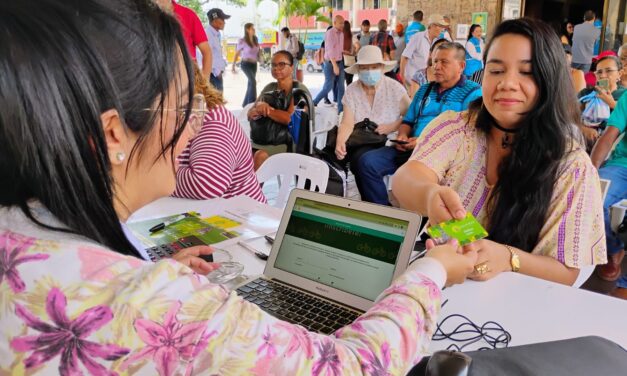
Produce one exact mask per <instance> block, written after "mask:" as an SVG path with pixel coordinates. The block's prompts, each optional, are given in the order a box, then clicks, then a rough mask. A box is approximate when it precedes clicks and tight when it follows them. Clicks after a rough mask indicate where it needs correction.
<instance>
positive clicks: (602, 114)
mask: <svg viewBox="0 0 627 376" xmlns="http://www.w3.org/2000/svg"><path fill="white" fill-rule="evenodd" d="M579 101H580V102H581V103H585V104H586V106H585V108H584V110H583V112H582V113H581V118H582V120H583V122H584V124H585V125H586V126H588V127H598V126H599V125H601V123H603V122H605V121H607V119H609V118H610V106H608V105H607V103H605V102H604V101H603V99H601V98H599V96H598V95H597V92H596V91H592V92H591V93H589V94H586V95H584V96H583V97H581V98H579Z"/></svg>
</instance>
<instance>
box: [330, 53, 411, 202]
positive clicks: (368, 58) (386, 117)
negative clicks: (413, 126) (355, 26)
mask: <svg viewBox="0 0 627 376" xmlns="http://www.w3.org/2000/svg"><path fill="white" fill-rule="evenodd" d="M395 66H396V63H395V62H394V61H384V60H383V54H382V53H381V49H379V48H378V47H376V46H364V47H362V48H361V49H360V50H359V53H358V54H357V63H355V64H354V65H352V66H350V67H348V68H346V73H349V74H355V75H359V80H358V81H355V82H353V83H352V84H350V85H349V86H348V87H347V88H346V93H345V94H344V98H343V100H342V102H343V104H344V116H343V117H342V122H341V123H340V126H339V128H338V134H337V139H336V143H335V156H336V158H337V159H338V161H339V162H340V163H341V164H344V163H347V162H348V163H349V166H350V169H351V171H352V172H353V175H355V183H356V184H357V188H358V189H359V191H360V192H361V191H362V189H363V187H362V182H361V181H360V179H359V177H360V176H361V174H360V172H359V169H358V166H359V163H358V161H359V159H360V158H361V156H362V155H364V154H365V153H366V152H369V151H371V150H375V149H378V148H380V147H382V146H384V145H385V139H384V140H383V141H382V142H381V143H380V144H368V145H355V144H354V143H353V142H350V143H349V144H350V146H347V142H348V141H349V138H350V136H351V133H352V132H353V130H354V128H355V124H356V123H359V122H361V121H363V120H364V119H369V120H370V121H372V122H374V123H375V124H377V128H376V130H375V132H376V133H378V134H381V135H387V136H388V139H395V138H396V131H397V130H398V128H399V126H400V125H401V122H402V120H403V115H405V112H407V108H408V107H409V103H410V101H409V96H408V95H407V91H406V90H405V88H404V87H403V85H401V84H400V83H399V82H398V81H396V80H394V79H391V78H389V77H387V76H385V75H384V74H385V73H387V72H389V71H391V70H392V69H394V67H395Z"/></svg>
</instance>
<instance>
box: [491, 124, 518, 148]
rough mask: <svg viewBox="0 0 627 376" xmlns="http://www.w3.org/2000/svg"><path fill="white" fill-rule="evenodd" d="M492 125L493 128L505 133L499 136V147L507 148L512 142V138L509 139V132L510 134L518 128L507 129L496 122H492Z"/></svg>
mask: <svg viewBox="0 0 627 376" xmlns="http://www.w3.org/2000/svg"><path fill="white" fill-rule="evenodd" d="M492 126H494V128H496V129H498V130H499V131H502V132H504V133H505V134H504V135H503V138H501V147H502V148H503V149H507V148H508V147H510V146H512V144H513V143H514V142H513V141H512V140H510V137H509V135H510V133H511V134H515V133H517V132H518V131H519V129H508V128H503V127H501V126H500V125H498V124H496V123H492Z"/></svg>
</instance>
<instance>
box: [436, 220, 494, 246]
mask: <svg viewBox="0 0 627 376" xmlns="http://www.w3.org/2000/svg"><path fill="white" fill-rule="evenodd" d="M427 233H428V234H429V236H431V237H432V238H433V240H435V241H436V243H438V244H443V243H446V242H447V241H448V240H449V239H457V241H458V242H459V244H460V245H466V244H470V243H472V242H474V241H477V240H479V239H483V238H485V237H487V236H488V232H487V231H486V230H485V229H484V228H483V226H481V223H479V221H477V219H476V218H475V217H474V216H473V215H472V214H470V213H467V214H466V218H464V219H451V220H450V221H446V222H442V223H440V224H438V225H435V226H431V227H429V228H427Z"/></svg>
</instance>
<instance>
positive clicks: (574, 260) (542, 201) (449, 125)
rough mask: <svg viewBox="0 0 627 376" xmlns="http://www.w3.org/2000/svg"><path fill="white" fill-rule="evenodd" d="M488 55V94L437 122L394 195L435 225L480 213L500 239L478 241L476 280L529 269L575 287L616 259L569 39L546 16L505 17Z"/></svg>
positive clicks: (428, 130)
mask: <svg viewBox="0 0 627 376" xmlns="http://www.w3.org/2000/svg"><path fill="white" fill-rule="evenodd" d="M485 61H486V64H485V65H486V68H485V76H484V80H483V86H482V87H483V98H482V100H477V101H476V102H474V103H473V105H472V106H471V108H470V109H469V111H468V112H462V113H451V112H449V113H444V114H442V115H441V116H440V117H438V118H436V119H435V120H433V121H432V122H431V123H430V124H429V126H428V127H427V128H426V129H425V130H424V132H423V135H422V137H421V142H419V144H418V146H417V147H416V152H415V153H414V155H413V157H412V158H411V159H410V161H409V162H407V164H405V165H404V166H403V167H402V168H401V169H399V171H398V172H397V173H396V175H395V176H394V189H393V191H394V195H395V196H396V198H397V199H398V200H399V201H400V203H401V206H402V207H404V208H407V209H411V210H414V211H417V212H419V213H422V214H425V215H427V216H428V217H429V220H430V222H431V223H439V222H442V221H446V220H449V219H452V218H456V219H461V218H463V217H464V216H465V215H466V213H471V214H473V215H474V216H475V217H477V219H478V220H479V222H481V223H482V224H483V225H484V226H485V227H486V229H487V230H488V233H489V234H490V237H489V240H487V239H485V240H480V241H477V242H475V243H474V244H473V245H472V247H471V248H475V249H478V250H479V261H478V263H477V265H476V266H475V272H474V273H473V275H472V276H471V278H474V279H477V280H485V279H489V278H492V277H494V276H496V275H497V274H499V273H501V272H504V271H519V272H521V273H524V274H528V275H532V276H535V277H538V278H543V279H547V280H552V281H556V282H560V283H564V284H572V283H573V282H574V281H575V280H576V278H577V276H578V274H579V269H580V268H582V267H584V266H588V265H592V264H603V263H605V262H606V256H605V241H604V237H605V236H604V233H603V205H602V202H601V192H600V185H599V178H598V174H597V172H596V170H595V168H594V167H593V166H592V164H591V162H590V158H589V157H588V156H587V154H586V152H585V148H584V147H583V146H582V144H581V142H582V141H583V140H582V137H581V134H580V132H579V131H578V129H577V127H576V126H575V124H577V121H578V111H577V106H576V103H577V102H576V98H575V92H574V90H573V88H572V84H571V81H570V74H569V71H568V67H567V66H566V64H565V63H564V55H563V49H562V47H561V44H560V41H559V38H558V37H557V35H556V34H555V32H554V31H553V30H552V29H551V28H550V27H549V26H548V25H546V24H545V23H543V22H541V21H536V20H532V19H526V18H523V19H518V20H509V21H505V22H503V23H501V24H500V25H498V26H497V27H496V30H495V32H494V36H493V38H492V40H491V41H490V43H489V45H488V47H487V49H486V56H485Z"/></svg>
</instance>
